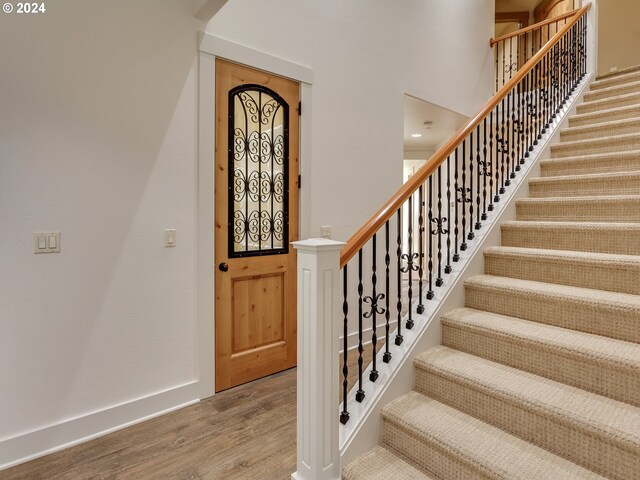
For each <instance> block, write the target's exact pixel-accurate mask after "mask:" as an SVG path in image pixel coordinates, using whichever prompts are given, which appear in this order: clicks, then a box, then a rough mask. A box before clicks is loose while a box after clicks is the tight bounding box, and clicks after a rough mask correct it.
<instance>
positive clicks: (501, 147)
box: [495, 98, 509, 202]
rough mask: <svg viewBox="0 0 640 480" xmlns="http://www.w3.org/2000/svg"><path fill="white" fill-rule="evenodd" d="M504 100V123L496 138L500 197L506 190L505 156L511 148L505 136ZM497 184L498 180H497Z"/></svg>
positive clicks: (501, 124)
mask: <svg viewBox="0 0 640 480" xmlns="http://www.w3.org/2000/svg"><path fill="white" fill-rule="evenodd" d="M504 108H505V107H504V98H503V99H502V102H501V106H500V116H501V117H502V121H501V122H500V136H499V137H497V138H496V150H497V152H498V153H500V172H499V173H498V171H496V177H498V178H500V190H499V192H500V195H502V194H503V193H504V192H505V190H504V186H505V184H504V162H505V160H504V154H505V152H506V151H507V149H508V148H509V144H508V142H507V140H506V138H505V136H504V123H505V121H504ZM496 183H497V180H496ZM495 201H496V202H498V201H500V197H498V195H496V198H495Z"/></svg>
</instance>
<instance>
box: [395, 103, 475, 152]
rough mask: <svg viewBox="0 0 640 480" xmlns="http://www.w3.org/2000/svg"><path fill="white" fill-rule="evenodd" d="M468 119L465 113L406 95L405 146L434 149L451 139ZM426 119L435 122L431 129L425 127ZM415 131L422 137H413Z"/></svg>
mask: <svg viewBox="0 0 640 480" xmlns="http://www.w3.org/2000/svg"><path fill="white" fill-rule="evenodd" d="M467 120H468V118H467V117H465V116H464V115H460V114H459V113H455V112H452V111H451V110H447V109H446V108H442V107H439V106H437V105H434V104H432V103H428V102H425V101H422V100H419V99H417V98H415V97H411V96H409V95H405V96H404V148H405V150H406V149H410V150H418V149H431V150H434V149H435V148H436V147H439V146H440V145H442V144H444V143H445V142H446V141H447V140H449V138H451V137H452V136H453V134H454V133H456V132H457V131H458V129H459V128H460V127H461V126H462V125H463V124H464V123H465V122H466V121H467ZM425 121H431V122H433V124H432V126H431V128H430V129H428V128H426V127H425V125H424V122H425ZM413 133H420V134H422V137H420V138H413V137H412V136H411V134H413Z"/></svg>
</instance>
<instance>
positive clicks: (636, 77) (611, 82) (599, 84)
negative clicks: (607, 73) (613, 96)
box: [590, 72, 640, 91]
mask: <svg viewBox="0 0 640 480" xmlns="http://www.w3.org/2000/svg"><path fill="white" fill-rule="evenodd" d="M633 82H640V73H637V72H636V73H633V74H630V75H627V76H622V75H620V76H618V77H611V78H606V79H604V80H598V81H596V82H593V83H592V84H591V87H590V88H591V91H596V90H601V89H603V88H609V87H615V86H617V85H624V84H626V83H633Z"/></svg>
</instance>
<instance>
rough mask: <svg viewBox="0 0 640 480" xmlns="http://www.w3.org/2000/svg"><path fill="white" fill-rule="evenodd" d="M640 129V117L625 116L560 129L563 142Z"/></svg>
mask: <svg viewBox="0 0 640 480" xmlns="http://www.w3.org/2000/svg"><path fill="white" fill-rule="evenodd" d="M639 131H640V118H639V117H635V118H624V119H621V120H607V121H603V122H600V123H594V124H591V125H580V126H575V127H568V128H563V129H562V130H560V140H561V141H562V142H567V141H575V140H587V139H596V138H603V137H610V136H615V135H624V134H629V133H637V132H639Z"/></svg>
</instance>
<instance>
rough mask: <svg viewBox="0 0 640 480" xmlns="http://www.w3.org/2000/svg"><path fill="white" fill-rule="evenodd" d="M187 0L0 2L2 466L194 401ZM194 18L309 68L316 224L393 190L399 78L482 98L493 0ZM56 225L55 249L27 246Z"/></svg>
mask: <svg viewBox="0 0 640 480" xmlns="http://www.w3.org/2000/svg"><path fill="white" fill-rule="evenodd" d="M199 3H202V2H198V1H195V0H165V1H162V2H158V1H156V0H136V1H133V2H111V1H104V0H103V1H97V0H92V1H89V0H56V1H55V2H48V3H47V12H46V13H45V14H39V15H33V14H32V15H24V16H18V15H17V14H11V15H7V14H0V65H1V66H2V67H1V68H2V74H1V75H0V232H1V233H2V235H0V271H1V272H2V275H1V276H0V386H1V388H0V465H2V464H3V463H4V464H7V463H11V462H13V461H15V460H18V459H19V458H22V457H24V456H25V455H28V454H37V452H39V451H44V450H47V449H48V448H52V447H55V446H57V445H62V444H65V443H67V442H73V441H76V440H78V439H80V438H82V437H84V436H90V435H92V434H95V433H98V432H99V431H101V430H106V429H109V428H112V427H115V426H117V425H120V424H123V423H126V422H128V421H135V420H136V419H137V418H140V417H143V416H145V415H150V414H153V413H156V412H158V411H160V410H163V409H165V408H171V407H173V406H177V405H179V404H181V403H184V402H187V401H189V400H193V399H195V398H196V397H197V393H196V392H197V390H195V389H186V390H184V389H182V388H183V386H190V385H192V384H194V383H197V380H198V371H197V356H198V355H199V352H198V351H197V348H196V337H197V321H196V298H195V297H196V281H195V276H196V266H197V265H196V264H197V258H196V246H195V243H196V224H197V192H196V185H197V178H196V177H197V176H196V166H197V158H196V156H197V152H196V144H197V138H196V132H197V105H198V100H197V91H198V89H197V58H198V51H197V50H198V46H197V45H198V42H197V32H198V31H199V30H203V29H204V28H205V25H204V24H203V23H201V22H200V21H198V20H196V19H195V17H194V14H195V13H196V12H197V11H198V10H199V5H198V4H199ZM206 28H207V30H208V31H209V32H210V33H213V34H215V35H218V36H221V37H225V38H227V39H230V40H233V41H236V42H238V43H242V44H245V45H247V46H250V47H254V48H257V49H259V50H264V51H266V52H267V53H271V54H273V55H277V56H280V57H283V58H285V59H287V60H290V61H294V62H298V63H300V64H303V65H307V66H309V67H311V68H313V70H314V83H313V87H312V90H313V115H312V136H313V138H312V149H311V151H312V157H311V158H310V159H303V161H306V162H311V164H312V175H311V178H308V179H305V180H303V185H304V188H308V189H310V198H311V202H310V203H311V205H310V206H309V207H310V209H311V210H310V211H311V212H312V213H311V219H310V223H309V224H310V225H311V227H312V228H311V230H312V232H311V233H312V234H318V233H319V231H318V228H319V226H320V225H321V224H323V225H324V224H328V225H333V226H334V238H340V239H344V238H346V237H348V236H349V235H350V234H351V233H352V232H353V231H354V229H355V228H356V227H357V226H358V225H359V224H360V223H361V222H362V221H363V220H365V219H366V217H368V215H370V214H371V213H372V212H373V211H374V210H375V209H376V208H377V207H378V206H379V204H380V203H381V202H382V201H383V200H385V199H386V198H387V197H388V196H389V195H390V194H391V193H392V192H393V191H394V190H395V189H396V188H397V187H398V186H399V185H400V181H401V176H400V172H401V169H402V138H403V98H404V97H403V95H404V93H405V92H407V93H410V94H412V95H415V96H417V97H419V98H422V99H424V100H427V101H431V102H434V103H437V104H439V105H442V106H445V107H447V108H449V109H452V110H455V111H458V112H462V113H465V114H468V115H469V114H472V113H473V112H474V111H475V110H476V109H477V107H478V106H479V105H480V104H481V103H482V102H483V101H484V100H485V99H486V97H487V96H488V94H489V93H490V92H491V78H492V70H491V63H492V62H491V52H490V50H489V48H488V41H487V40H488V38H489V37H490V36H491V30H492V28H493V1H491V0H476V1H474V2H469V1H467V0H455V1H448V2H442V1H436V0H410V1H404V2H383V1H376V2H373V1H370V0H369V1H364V0H360V1H350V2H344V1H339V0H332V1H327V2H317V1H313V0H304V1H303V0H272V1H269V2H263V1H259V0H233V1H231V2H229V3H228V4H227V5H226V6H225V7H223V8H222V10H220V12H219V13H218V15H217V16H216V17H215V19H214V20H213V21H212V22H211V23H210V25H208V26H207V27H206ZM454 33H455V34H454ZM165 228H176V229H177V247H176V248H173V249H165V248H164V247H163V244H162V243H163V230H164V229H165ZM48 230H50V231H56V230H59V231H61V232H62V242H61V243H62V253H60V254H51V255H34V254H33V243H32V242H33V240H32V234H33V232H36V231H48ZM204 343H205V344H206V342H204ZM211 345H212V342H211ZM163 392H165V393H166V392H182V393H180V394H175V395H172V396H166V397H162V395H164V394H165V393H163ZM160 397H162V398H165V400H163V401H160V400H158V401H156V402H148V403H146V404H145V403H144V402H142V403H140V402H138V404H136V405H138V407H136V408H133V407H131V408H130V409H129V410H127V409H126V408H124V409H123V408H120V409H114V408H112V407H116V406H121V407H122V406H127V405H133V404H134V403H135V402H134V400H139V401H142V400H145V399H149V398H156V399H157V398H160ZM96 412H113V415H111V416H109V415H107V416H102V417H100V416H99V415H98V414H97V413H96ZM92 414H96V415H92ZM98 417H99V418H100V422H98V421H97V420H96V421H94V422H93V423H92V422H91V421H87V422H85V423H82V421H83V419H86V418H89V419H91V418H93V419H96V418H98ZM65 422H68V423H65ZM61 425H62V427H60V428H59V429H57V430H56V428H57V426H61ZM74 425H75V426H76V427H77V428H72V427H73V426H74ZM63 427H64V428H63ZM27 434H28V435H27Z"/></svg>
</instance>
